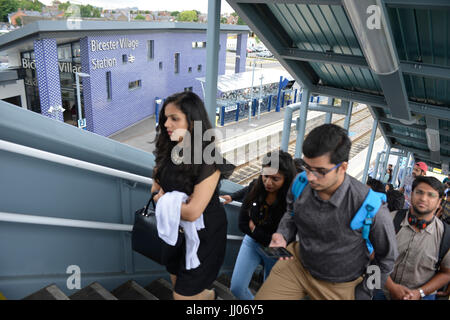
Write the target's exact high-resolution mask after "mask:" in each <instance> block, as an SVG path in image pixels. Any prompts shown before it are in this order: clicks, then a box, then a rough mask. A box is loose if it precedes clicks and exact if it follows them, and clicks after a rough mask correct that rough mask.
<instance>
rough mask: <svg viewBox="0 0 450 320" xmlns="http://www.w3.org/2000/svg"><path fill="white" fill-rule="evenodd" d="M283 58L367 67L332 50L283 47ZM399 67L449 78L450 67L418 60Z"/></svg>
mask: <svg viewBox="0 0 450 320" xmlns="http://www.w3.org/2000/svg"><path fill="white" fill-rule="evenodd" d="M279 54H280V56H281V57H282V58H283V59H287V60H297V61H307V62H316V63H327V64H337V65H345V66H350V67H358V68H364V69H368V68H369V65H368V64H367V61H366V58H365V57H363V56H354V55H349V54H340V53H334V52H318V51H308V50H302V49H297V48H283V49H281V50H280V52H279ZM400 69H401V72H402V73H404V74H410V75H414V76H419V77H426V78H437V79H443V80H450V67H447V66H441V65H439V66H438V65H432V64H425V63H419V62H410V61H400Z"/></svg>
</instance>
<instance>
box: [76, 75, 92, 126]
mask: <svg viewBox="0 0 450 320" xmlns="http://www.w3.org/2000/svg"><path fill="white" fill-rule="evenodd" d="M80 77H90V75H89V74H87V73H83V72H75V83H76V85H77V107H78V128H85V127H86V121H83V120H84V119H83V114H82V113H81V95H80Z"/></svg>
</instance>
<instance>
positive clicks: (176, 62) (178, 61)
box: [175, 52, 180, 73]
mask: <svg viewBox="0 0 450 320" xmlns="http://www.w3.org/2000/svg"><path fill="white" fill-rule="evenodd" d="M175 73H180V54H179V53H178V52H177V53H175Z"/></svg>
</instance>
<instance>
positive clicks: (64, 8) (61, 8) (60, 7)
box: [58, 1, 70, 11]
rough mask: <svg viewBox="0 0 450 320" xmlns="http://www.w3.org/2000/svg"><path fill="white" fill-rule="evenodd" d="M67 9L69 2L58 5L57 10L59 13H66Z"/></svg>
mask: <svg viewBox="0 0 450 320" xmlns="http://www.w3.org/2000/svg"><path fill="white" fill-rule="evenodd" d="M69 7H70V2H69V1H67V2H64V3H61V4H59V6H58V9H59V10H61V11H66V10H67V9H68V8H69Z"/></svg>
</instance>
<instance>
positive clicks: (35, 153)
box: [0, 140, 242, 207]
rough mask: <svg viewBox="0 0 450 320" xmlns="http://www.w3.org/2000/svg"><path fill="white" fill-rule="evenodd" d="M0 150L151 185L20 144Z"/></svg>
mask: <svg viewBox="0 0 450 320" xmlns="http://www.w3.org/2000/svg"><path fill="white" fill-rule="evenodd" d="M0 150H5V151H9V152H14V153H18V154H21V155H25V156H29V157H33V158H37V159H41V160H47V161H51V162H55V163H59V164H63V165H67V166H71V167H75V168H79V169H84V170H88V171H92V172H96V173H101V174H104V175H108V176H113V177H118V178H122V179H127V180H130V181H134V182H140V183H143V184H147V185H151V184H153V179H152V178H147V177H144V176H140V175H137V174H133V173H129V172H125V171H121V170H117V169H113V168H109V167H105V166H101V165H98V164H94V163H90V162H87V161H83V160H77V159H73V158H70V157H66V156H61V155H59V154H55V153H51V152H47V151H42V150H39V149H34V148H30V147H26V146H23V145H20V144H15V143H12V142H8V141H5V140H0ZM221 202H224V200H223V199H221ZM228 205H231V206H235V207H241V205H242V203H241V202H238V201H232V202H230V203H228Z"/></svg>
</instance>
